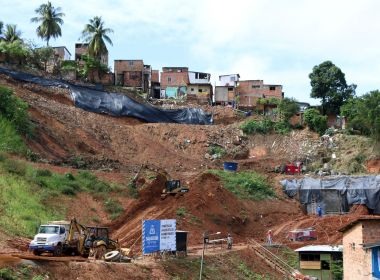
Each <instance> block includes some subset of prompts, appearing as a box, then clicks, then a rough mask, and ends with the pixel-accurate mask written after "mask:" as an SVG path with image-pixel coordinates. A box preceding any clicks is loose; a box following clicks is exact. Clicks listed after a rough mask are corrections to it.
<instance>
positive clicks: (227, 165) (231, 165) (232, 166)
mask: <svg viewBox="0 0 380 280" xmlns="http://www.w3.org/2000/svg"><path fill="white" fill-rule="evenodd" d="M223 168H224V170H226V171H236V170H237V168H238V164H237V163H236V162H228V161H225V162H224V163H223Z"/></svg>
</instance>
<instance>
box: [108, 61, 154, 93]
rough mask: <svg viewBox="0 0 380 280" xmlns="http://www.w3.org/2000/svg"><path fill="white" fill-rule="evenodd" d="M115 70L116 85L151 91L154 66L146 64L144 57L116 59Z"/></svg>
mask: <svg viewBox="0 0 380 280" xmlns="http://www.w3.org/2000/svg"><path fill="white" fill-rule="evenodd" d="M114 71H115V83H116V85H119V86H124V87H133V88H139V89H142V91H143V92H149V90H150V87H151V79H152V67H151V66H150V65H145V64H144V61H143V60H142V59H134V60H115V61H114Z"/></svg>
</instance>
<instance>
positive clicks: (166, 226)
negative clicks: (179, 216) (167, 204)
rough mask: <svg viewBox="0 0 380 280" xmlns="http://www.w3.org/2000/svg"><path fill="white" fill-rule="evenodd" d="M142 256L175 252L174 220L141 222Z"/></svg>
mask: <svg viewBox="0 0 380 280" xmlns="http://www.w3.org/2000/svg"><path fill="white" fill-rule="evenodd" d="M142 238H143V239H142V249H143V254H150V253H154V252H158V251H163V250H168V251H176V220H174V219H173V220H143V224H142Z"/></svg>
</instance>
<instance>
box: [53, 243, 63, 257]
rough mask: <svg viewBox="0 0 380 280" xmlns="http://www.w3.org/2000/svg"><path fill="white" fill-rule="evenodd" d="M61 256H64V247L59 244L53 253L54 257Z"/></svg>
mask: <svg viewBox="0 0 380 280" xmlns="http://www.w3.org/2000/svg"><path fill="white" fill-rule="evenodd" d="M60 255H62V245H61V244H58V245H57V247H55V249H54V251H53V256H54V257H59V256H60Z"/></svg>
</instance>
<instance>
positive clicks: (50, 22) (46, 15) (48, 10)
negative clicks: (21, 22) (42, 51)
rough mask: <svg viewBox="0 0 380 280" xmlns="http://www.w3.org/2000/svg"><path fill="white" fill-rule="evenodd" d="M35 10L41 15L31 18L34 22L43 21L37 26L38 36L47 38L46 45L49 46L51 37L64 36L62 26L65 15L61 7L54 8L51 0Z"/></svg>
mask: <svg viewBox="0 0 380 280" xmlns="http://www.w3.org/2000/svg"><path fill="white" fill-rule="evenodd" d="M35 12H36V13H37V14H38V15H39V16H38V17H34V18H32V19H31V21H32V22H41V24H40V26H38V27H37V30H36V31H37V36H38V37H40V38H41V39H42V40H46V46H49V40H50V38H58V37H59V36H62V32H61V26H60V25H62V24H63V20H62V17H63V16H64V15H65V14H64V13H62V12H61V8H60V7H58V8H54V7H53V6H52V5H51V3H50V1H48V2H47V4H42V5H41V6H39V7H38V8H37V9H36V10H35Z"/></svg>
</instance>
